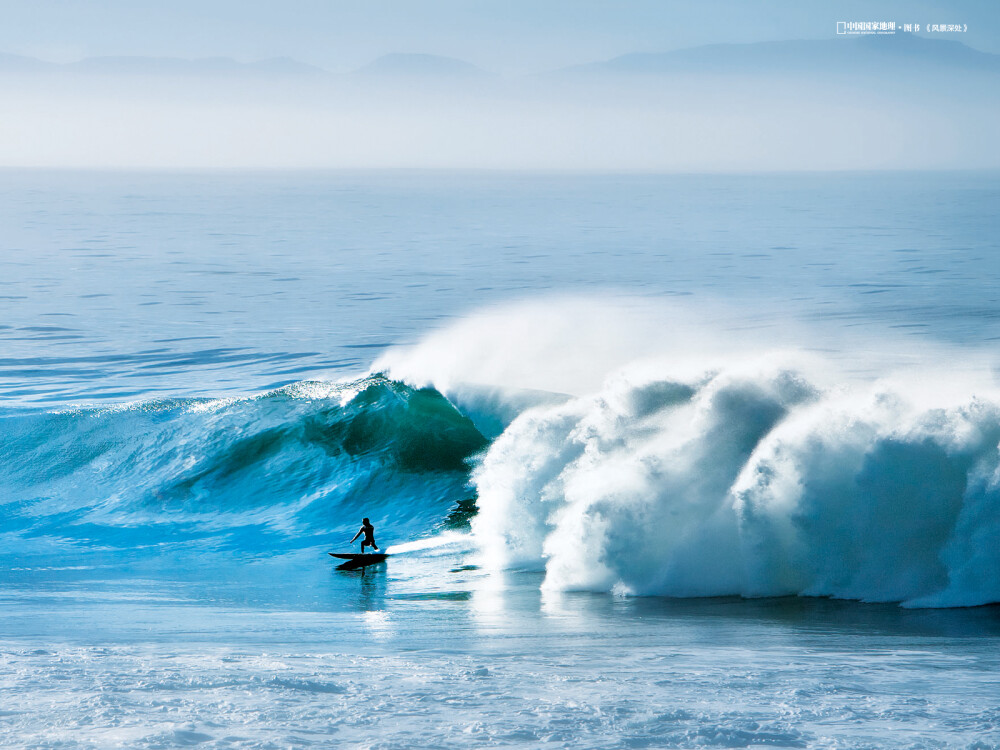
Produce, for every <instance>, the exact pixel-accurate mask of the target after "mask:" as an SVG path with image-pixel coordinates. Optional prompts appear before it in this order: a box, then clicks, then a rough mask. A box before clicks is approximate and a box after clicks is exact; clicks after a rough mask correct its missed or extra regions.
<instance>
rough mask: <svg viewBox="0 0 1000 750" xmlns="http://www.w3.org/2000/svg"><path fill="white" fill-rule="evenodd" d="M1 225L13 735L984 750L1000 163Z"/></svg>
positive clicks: (23, 206)
mask: <svg viewBox="0 0 1000 750" xmlns="http://www.w3.org/2000/svg"><path fill="white" fill-rule="evenodd" d="M0 192H2V194H3V196H4V197H5V200H4V201H3V202H2V203H0V212H2V214H3V216H2V218H3V220H4V221H3V223H2V225H3V227H4V229H3V230H2V232H0V240H2V242H3V248H2V250H3V254H2V260H0V277H2V278H3V281H2V282H0V284H2V286H0V290H2V292H3V297H2V302H0V303H2V305H3V310H4V317H3V321H2V325H0V342H2V346H3V350H2V354H0V396H2V398H3V401H2V402H0V541H2V551H0V560H2V571H3V578H2V580H0V598H2V600H3V604H2V606H3V615H2V616H0V664H2V665H3V668H2V670H0V695H2V697H3V701H2V704H3V708H2V709H0V728H2V729H3V730H4V731H3V732H2V733H0V747H94V748H98V747H100V748H104V747H109V748H110V747H150V748H152V747H180V746H193V745H197V746H202V747H219V748H221V747H260V748H264V747H306V746H311V745H317V744H318V745H323V746H329V745H330V743H334V744H336V745H338V746H344V747H372V748H374V747H380V748H381V747H385V748H389V747H483V746H523V747H538V746H552V747H579V746H588V747H609V748H610V747H694V746H698V747H759V746H769V747H872V746H886V747H889V746H892V747H900V746H903V747H953V746H955V747H979V748H983V747H994V746H997V743H998V742H1000V734H998V733H997V730H996V721H997V715H996V708H995V706H996V701H997V699H998V698H1000V685H998V684H997V681H996V678H995V675H996V673H997V671H996V670H997V668H998V667H1000V663H998V657H997V656H996V654H997V653H1000V652H998V650H997V643H998V637H1000V618H998V615H997V613H998V610H997V606H996V604H997V603H998V602H1000V583H998V582H997V571H998V570H1000V384H998V381H997V371H998V370H997V366H998V360H997V357H996V354H995V342H996V340H997V337H998V336H1000V330H998V323H1000V314H998V312H997V311H998V310H1000V307H998V304H1000V300H998V299H997V289H1000V283H998V282H1000V279H998V278H997V277H998V275H1000V267H998V265H997V263H996V252H997V249H998V248H997V237H998V236H1000V235H998V233H997V232H996V230H997V229H998V227H997V219H996V214H995V210H994V209H995V205H996V200H997V198H998V197H1000V181H998V178H997V176H996V175H993V174H990V173H950V174H921V175H918V176H916V177H914V176H912V175H831V176H823V175H801V176H796V175H785V176H741V177H729V176H721V175H720V176H715V177H705V176H674V177H656V176H575V177H573V176H540V175H487V174H475V175H469V174H445V173H427V174H422V173H405V174H393V173H385V174H377V173H376V174H367V175H351V174H325V175H324V174H318V173H312V174H301V173H289V174H266V175H244V176H234V175H181V174H175V175H163V174H141V173H134V174H110V173H105V174H99V173H91V174H84V173H71V174H64V173H42V172H13V171H8V172H4V173H3V174H2V181H0ZM362 516H369V517H370V518H371V519H372V522H373V523H374V525H375V527H376V529H377V539H378V540H379V544H380V545H382V546H384V547H387V550H388V552H389V553H390V555H391V557H390V560H389V563H388V564H387V565H386V566H384V567H379V568H376V569H370V570H368V571H366V572H365V573H364V575H362V574H360V573H357V572H353V573H346V572H338V571H335V570H334V569H333V565H332V564H331V563H330V562H329V558H328V557H327V556H326V554H325V553H326V552H327V551H334V550H341V551H343V550H346V549H347V547H348V545H347V541H348V540H349V539H350V537H351V536H352V535H353V534H354V532H355V531H356V530H357V526H358V524H359V522H360V519H361V517H362ZM323 558H326V560H324V559H323Z"/></svg>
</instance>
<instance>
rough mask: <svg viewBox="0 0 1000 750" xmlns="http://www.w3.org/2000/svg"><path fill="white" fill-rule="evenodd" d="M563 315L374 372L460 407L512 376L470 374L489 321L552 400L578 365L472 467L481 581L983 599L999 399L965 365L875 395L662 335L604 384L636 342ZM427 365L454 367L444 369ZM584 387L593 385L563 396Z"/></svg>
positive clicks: (993, 582) (997, 493)
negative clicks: (517, 577) (428, 371)
mask: <svg viewBox="0 0 1000 750" xmlns="http://www.w3.org/2000/svg"><path fill="white" fill-rule="evenodd" d="M612 312H614V311H612ZM540 313H541V314H540ZM570 313H571V314H570V315H569V316H562V317H560V315H559V310H558V309H555V310H553V308H552V307H548V308H544V309H541V308H539V307H538V306H527V307H523V308H521V309H517V308H514V309H509V310H505V311H502V312H501V314H499V315H493V316H485V317H484V318H482V319H481V321H479V324H478V325H477V323H476V321H475V320H471V321H470V320H467V321H463V322H462V323H460V324H459V325H457V326H454V327H453V328H452V329H450V330H446V331H443V332H441V333H438V334H435V335H433V336H431V337H430V338H429V339H428V340H427V342H426V344H425V345H422V346H418V347H416V348H415V349H414V350H412V351H407V352H403V353H401V354H400V355H397V356H395V357H393V356H392V355H391V354H390V356H389V357H387V358H386V361H384V362H382V363H380V364H381V365H382V366H384V367H386V368H388V370H389V371H390V372H393V373H395V372H401V373H406V374H407V376H408V377H414V374H413V373H414V372H416V373H417V374H419V371H420V369H419V368H420V367H421V365H422V364H424V363H426V362H430V363H432V364H433V363H437V364H438V369H437V370H436V371H434V372H435V374H434V376H433V377H431V378H428V379H427V380H428V382H433V383H440V384H441V387H442V388H443V389H444V390H445V393H446V394H447V395H449V397H450V398H452V399H453V400H454V401H455V402H456V403H462V402H463V400H464V399H465V398H466V395H465V393H466V391H465V387H464V386H462V385H461V381H462V380H463V373H464V372H471V373H472V374H473V376H474V377H477V378H482V379H488V378H489V377H490V373H489V371H488V370H487V369H486V368H487V367H494V368H498V371H500V372H508V371H516V372H517V373H524V372H526V371H527V369H526V367H525V363H524V362H522V361H519V360H517V358H516V357H515V358H514V359H515V361H514V362H513V363H508V362H507V361H505V358H504V351H502V350H500V351H494V352H492V353H491V355H490V357H489V358H487V357H483V356H476V354H477V352H476V347H477V346H482V344H480V343H479V342H481V341H482V339H483V336H482V334H483V333H484V332H485V333H487V334H489V333H491V332H495V331H497V330H500V329H501V328H502V326H503V324H504V321H509V326H510V327H509V329H507V330H508V331H515V332H516V333H515V334H513V335H511V334H509V333H507V334H501V335H500V336H498V337H497V338H495V339H493V341H494V342H497V341H500V342H503V344H504V346H507V347H509V348H508V349H507V350H506V353H507V354H508V355H510V354H511V352H524V351H530V352H531V354H532V356H547V357H548V361H547V362H542V363H540V364H539V370H540V371H541V372H542V373H544V376H545V377H546V378H547V379H548V380H549V381H550V382H551V381H552V379H553V377H558V364H559V363H560V362H574V363H578V362H580V358H579V357H576V358H574V357H573V356H572V355H569V356H567V355H566V354H565V351H566V350H567V349H571V350H582V351H585V352H586V354H587V357H586V359H588V361H590V362H591V363H592V364H591V367H592V372H590V373H582V374H581V373H579V372H569V373H567V374H566V377H565V378H564V382H566V383H567V386H568V387H567V391H569V393H572V394H574V395H566V396H564V397H563V398H561V399H558V400H556V401H550V402H548V403H535V404H534V405H530V406H527V407H526V408H524V409H523V410H522V411H521V412H520V413H519V415H518V416H516V418H514V419H512V420H511V421H510V422H509V424H507V425H506V427H505V429H504V430H503V431H502V433H501V434H500V435H499V436H498V437H497V438H496V439H495V440H494V441H493V442H492V444H491V445H490V447H489V449H488V451H487V452H486V453H485V455H484V456H483V458H482V460H481V461H480V462H479V463H478V465H477V467H476V469H475V471H474V474H473V483H474V485H475V487H476V491H477V494H478V506H479V512H478V515H477V516H476V517H475V518H474V519H473V521H472V530H473V535H474V538H475V540H476V541H477V544H478V546H479V548H480V550H481V554H482V558H483V559H482V563H483V565H484V566H486V567H487V568H492V569H509V568H521V569H532V570H538V571H543V572H544V574H545V579H544V584H543V586H544V588H546V589H548V590H551V591H571V590H589V591H611V592H618V593H622V594H638V595H665V596H674V597H700V596H722V595H741V596H747V597H758V596H780V595H793V594H797V595H808V596H830V597H839V598H849V599H859V600H865V601H892V602H903V603H905V604H906V605H908V606H968V605H978V604H984V603H989V602H997V601H1000V575H998V573H1000V460H998V443H1000V397H998V395H997V390H996V387H995V383H994V382H993V379H992V378H991V377H989V376H988V375H987V377H986V378H983V377H981V373H979V375H977V376H976V377H973V376H972V375H971V369H972V368H973V367H978V366H979V364H980V361H979V360H977V358H976V356H975V355H974V354H973V353H970V354H969V355H968V356H967V357H965V358H964V359H963V357H962V356H960V354H961V353H959V352H953V353H952V356H950V357H949V358H948V360H947V361H948V363H949V365H948V368H947V370H945V369H942V368H939V367H935V366H933V365H934V363H933V362H930V364H928V360H927V358H926V357H925V358H924V359H919V360H917V359H915V358H913V357H910V358H909V359H908V360H906V361H905V364H906V367H904V368H902V371H895V372H893V371H890V370H889V368H888V367H884V368H883V365H882V364H881V363H879V365H878V366H879V368H881V369H883V370H884V371H883V372H881V373H879V374H878V376H876V377H872V376H871V374H870V373H866V375H865V376H864V377H851V376H850V375H849V374H845V373H847V371H848V370H849V369H850V367H851V366H854V365H855V364H856V362H857V359H858V358H857V356H853V357H852V356H851V355H850V354H849V353H847V354H841V356H839V358H838V356H836V354H835V353H834V354H833V355H831V356H829V357H825V358H824V357H822V356H820V355H818V354H817V353H816V352H815V351H812V352H807V351H806V347H805V346H799V347H798V349H797V350H796V349H795V348H794V347H793V346H792V342H782V343H783V344H784V350H783V351H782V352H776V351H769V350H768V348H767V346H766V344H765V343H762V342H761V341H752V340H750V338H751V337H749V336H743V337H742V338H743V340H742V341H741V342H739V345H735V346H733V345H731V344H732V342H733V339H734V338H735V337H734V336H733V335H731V334H730V335H729V336H727V337H725V338H723V337H722V336H719V337H716V340H715V341H710V340H708V337H707V336H706V335H704V327H702V328H701V329H700V332H698V333H695V334H692V333H691V331H692V329H691V328H687V329H686V333H685V332H683V331H682V332H681V333H682V335H680V336H679V335H678V334H677V329H678V328H680V326H678V325H677V321H676V319H669V318H668V319H666V320H665V321H664V320H661V326H660V329H659V331H656V330H655V326H649V325H648V324H647V327H650V328H653V329H654V331H653V335H652V336H648V337H647V339H648V341H650V342H651V343H650V344H649V345H648V346H647V347H646V350H647V351H648V352H651V353H655V352H657V351H659V352H666V355H665V356H664V355H662V354H661V355H660V356H652V354H651V355H650V356H647V357H641V358H638V359H636V360H635V361H633V362H632V363H631V364H622V357H621V356H619V355H621V353H622V351H623V343H622V341H623V339H626V344H627V345H628V346H629V347H630V348H631V349H632V350H633V351H632V353H634V352H636V351H640V352H641V351H642V349H643V344H642V342H638V343H637V342H636V336H635V332H636V330H637V328H636V326H634V325H631V324H630V325H628V326H626V327H625V331H626V334H627V336H623V337H619V338H616V337H614V336H613V335H608V334H606V333H604V332H601V333H600V335H598V336H596V337H595V336H590V335H589V331H588V328H587V325H586V319H585V317H584V318H581V317H580V315H581V310H580V308H579V306H578V305H577V306H571V309H570ZM583 314H584V316H585V315H586V314H587V313H586V311H584V313H583ZM546 315H550V316H552V317H553V318H554V319H556V320H557V322H558V325H556V326H554V327H548V326H547V324H546ZM590 315H591V318H592V319H595V320H597V321H598V323H599V324H601V323H603V322H606V321H607V320H608V319H609V318H610V317H611V316H610V315H609V314H607V311H606V310H602V309H600V308H599V307H597V309H596V310H594V311H592V312H591V313H590ZM566 317H569V318H570V319H573V320H577V321H578V322H581V321H583V322H581V325H579V326H578V327H577V328H576V329H573V327H572V326H569V325H566V324H565V318H566ZM547 328H548V329H549V332H550V333H551V332H554V334H555V335H552V336H549V335H548V334H547V332H546V329H547ZM694 330H696V331H698V329H694ZM504 335H506V336H507V337H508V340H506V341H504V339H503V336H504ZM628 337H631V341H628V340H627V339H628ZM678 341H681V342H682V344H680V345H679V344H678ZM665 342H666V343H665ZM812 343H813V347H814V348H815V346H816V345H817V343H818V342H817V341H813V342H812ZM890 343H891V342H889V341H886V344H885V346H884V347H883V349H884V351H889V349H890V348H891V347H890ZM693 344H696V346H695V345H693ZM925 349H928V350H929V349H930V347H929V346H926V347H925ZM901 351H905V350H902V349H901ZM439 352H452V354H451V355H450V360H449V361H448V364H449V365H450V368H451V369H447V368H444V369H442V368H441V367H440V363H441V361H442V358H440V357H436V356H435V355H436V354H438V353H439ZM470 352H471V354H470ZM699 358H700V361H702V363H703V364H702V366H701V367H700V368H699V367H698V362H699ZM901 359H902V358H901ZM874 360H875V358H874V357H873V358H871V361H872V362H874ZM867 364H870V363H867ZM463 368H465V369H464V370H463ZM601 368H604V369H603V370H602V369H601ZM595 372H603V373H604V375H603V378H604V384H603V385H602V386H601V387H599V388H595V389H591V390H587V389H580V388H577V387H575V386H574V385H573V384H574V383H576V384H579V383H581V382H585V381H586V379H587V378H591V379H592V378H593V376H594V373H595ZM417 379H419V378H417ZM519 384H520V385H522V386H524V385H531V381H530V378H529V379H527V380H526V379H524V378H521V379H520V380H519Z"/></svg>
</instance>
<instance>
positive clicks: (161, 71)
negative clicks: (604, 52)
mask: <svg viewBox="0 0 1000 750" xmlns="http://www.w3.org/2000/svg"><path fill="white" fill-rule="evenodd" d="M6 72H14V73H85V74H102V75H175V76H189V75H199V76H202V75H205V76H246V75H280V76H332V75H334V74H333V73H331V72H329V71H327V70H324V69H323V68H318V67H316V66H314V65H308V64H306V63H302V62H298V61H297V60H293V59H291V58H289V57H275V58H271V59H268V60H260V61H257V62H249V63H244V62H239V61H237V60H234V59H232V58H231V57H204V58H198V59H194V60H187V59H183V58H178V57H138V56H124V57H88V58H86V59H83V60H80V61H79V62H74V63H65V64H58V63H50V62H45V61H43V60H38V59H35V58H33V57H24V56H21V55H8V54H0V73H6ZM354 73H357V74H361V75H395V76H400V75H410V76H425V77H470V76H486V75H489V74H488V73H487V72H486V71H484V70H483V69H482V68H478V67H476V66H475V65H473V64H472V63H469V62H465V61H464V60H457V59H455V58H452V57H442V56H440V55H423V54H391V55H384V56H383V57H380V58H378V59H377V60H374V61H372V62H370V63H368V64H367V65H365V66H364V67H362V68H359V69H358V70H356V71H354Z"/></svg>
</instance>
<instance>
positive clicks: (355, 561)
mask: <svg viewBox="0 0 1000 750" xmlns="http://www.w3.org/2000/svg"><path fill="white" fill-rule="evenodd" d="M327 554H329V555H330V557H336V558H338V559H340V560H346V561H347V562H343V563H341V564H340V565H338V566H337V570H354V569H355V568H363V567H365V566H366V565H375V564H377V563H380V562H385V558H387V557H388V555H387V554H385V553H377V554H376V553H371V552H369V553H366V554H363V555H361V554H355V553H350V552H329V553H327Z"/></svg>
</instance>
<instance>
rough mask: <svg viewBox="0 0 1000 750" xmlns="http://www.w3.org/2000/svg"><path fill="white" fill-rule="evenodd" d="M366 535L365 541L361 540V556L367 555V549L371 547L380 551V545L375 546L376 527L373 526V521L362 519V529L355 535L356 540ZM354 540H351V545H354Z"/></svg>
mask: <svg viewBox="0 0 1000 750" xmlns="http://www.w3.org/2000/svg"><path fill="white" fill-rule="evenodd" d="M361 535H364V539H362V540H361V554H362V555H363V554H364V553H365V547H369V546H370V547H371V548H372V549H373V550H376V551H378V545H377V544H375V527H374V526H372V523H371V521H369V520H368V519H367V518H362V519H361V528H360V529H358V533H357V534H355V535H354V539H357V538H358V537H359V536H361ZM354 539H352V540H351V544H354Z"/></svg>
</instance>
